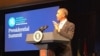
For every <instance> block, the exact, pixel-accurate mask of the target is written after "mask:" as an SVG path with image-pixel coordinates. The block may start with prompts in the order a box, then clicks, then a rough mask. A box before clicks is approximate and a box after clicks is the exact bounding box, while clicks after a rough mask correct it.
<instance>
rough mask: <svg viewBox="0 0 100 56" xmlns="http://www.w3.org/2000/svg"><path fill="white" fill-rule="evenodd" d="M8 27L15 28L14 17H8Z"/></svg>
mask: <svg viewBox="0 0 100 56" xmlns="http://www.w3.org/2000/svg"><path fill="white" fill-rule="evenodd" d="M8 25H9V26H10V27H14V26H15V18H14V17H10V18H9V20H8Z"/></svg>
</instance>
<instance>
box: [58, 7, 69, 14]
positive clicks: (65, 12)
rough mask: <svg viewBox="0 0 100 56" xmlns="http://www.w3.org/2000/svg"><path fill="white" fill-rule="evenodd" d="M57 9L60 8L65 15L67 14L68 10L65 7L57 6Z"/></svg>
mask: <svg viewBox="0 0 100 56" xmlns="http://www.w3.org/2000/svg"><path fill="white" fill-rule="evenodd" d="M59 10H62V11H63V12H64V14H65V16H68V10H67V9H66V8H59Z"/></svg>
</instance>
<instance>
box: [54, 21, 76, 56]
mask: <svg viewBox="0 0 100 56" xmlns="http://www.w3.org/2000/svg"><path fill="white" fill-rule="evenodd" d="M74 31H75V25H74V24H73V23H72V22H70V21H67V22H66V23H65V24H64V26H63V27H62V29H61V30H60V32H57V31H56V30H55V31H54V32H57V33H58V34H59V35H61V36H63V37H65V38H67V39H69V40H70V41H69V42H68V43H62V44H59V45H58V46H57V48H56V50H55V52H56V56H72V51H71V39H72V38H73V36H74Z"/></svg>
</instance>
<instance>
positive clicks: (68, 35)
mask: <svg viewBox="0 0 100 56" xmlns="http://www.w3.org/2000/svg"><path fill="white" fill-rule="evenodd" d="M74 30H75V25H74V24H70V26H69V27H67V26H66V27H65V29H64V30H61V31H60V32H58V33H59V34H60V35H62V36H64V37H66V38H67V39H70V40H71V39H72V38H73V35H74Z"/></svg>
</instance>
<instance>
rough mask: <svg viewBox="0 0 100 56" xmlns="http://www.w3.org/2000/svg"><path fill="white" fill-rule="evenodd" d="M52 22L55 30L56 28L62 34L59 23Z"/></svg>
mask: <svg viewBox="0 0 100 56" xmlns="http://www.w3.org/2000/svg"><path fill="white" fill-rule="evenodd" d="M52 22H53V25H54V28H55V29H56V30H57V31H58V32H60V29H59V25H58V23H57V22H55V21H52Z"/></svg>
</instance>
